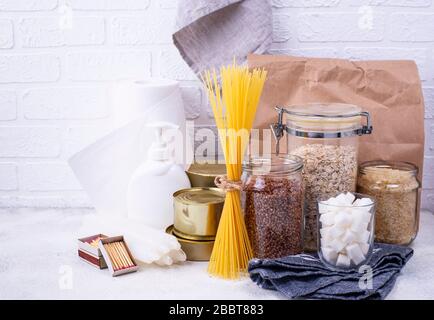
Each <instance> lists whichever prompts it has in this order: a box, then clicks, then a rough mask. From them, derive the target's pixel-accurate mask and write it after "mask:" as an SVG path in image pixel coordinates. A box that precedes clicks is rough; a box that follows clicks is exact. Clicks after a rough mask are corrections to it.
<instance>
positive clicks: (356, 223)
mask: <svg viewBox="0 0 434 320" xmlns="http://www.w3.org/2000/svg"><path fill="white" fill-rule="evenodd" d="M368 225H369V222H365V220H364V219H361V218H358V217H355V218H354V220H353V223H352V224H351V226H350V230H351V231H352V232H354V233H357V234H362V233H363V232H364V231H366V229H368Z"/></svg>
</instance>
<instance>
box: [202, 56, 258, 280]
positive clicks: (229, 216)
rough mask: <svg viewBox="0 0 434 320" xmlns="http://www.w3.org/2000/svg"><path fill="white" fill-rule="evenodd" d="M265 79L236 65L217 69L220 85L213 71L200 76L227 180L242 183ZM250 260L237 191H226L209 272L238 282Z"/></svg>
mask: <svg viewBox="0 0 434 320" xmlns="http://www.w3.org/2000/svg"><path fill="white" fill-rule="evenodd" d="M265 78H266V71H265V70H263V69H254V70H252V71H251V70H249V69H248V67H246V66H238V65H236V63H235V62H234V63H233V64H232V65H229V66H226V67H222V68H221V69H220V79H221V81H220V82H219V81H218V76H217V72H216V71H215V70H213V71H212V72H211V71H206V72H205V73H204V74H203V76H202V81H203V83H204V84H205V87H206V89H207V91H208V96H209V100H210V104H211V107H212V110H213V113H214V118H215V121H216V125H217V127H218V130H219V137H220V141H221V144H222V147H223V153H224V157H225V160H226V169H227V175H228V179H229V180H232V181H239V180H240V179H241V171H242V160H243V157H244V153H245V151H246V148H247V145H248V140H249V133H250V130H251V129H252V126H253V121H254V119H255V114H256V109H257V107H258V103H259V98H260V96H261V92H262V89H263V86H264V82H265ZM252 256H253V252H252V248H251V246H250V242H249V238H248V235H247V230H246V225H245V223H244V218H243V215H242V210H241V201H240V191H238V190H231V191H228V192H227V193H226V199H225V204H224V207H223V212H222V216H221V219H220V224H219V228H218V230H217V235H216V239H215V244H214V249H213V252H212V254H211V258H210V262H209V266H208V272H209V273H210V274H212V275H215V276H219V277H222V278H226V279H236V278H239V277H240V275H241V274H244V273H246V272H247V265H248V262H249V260H250V259H251V258H252Z"/></svg>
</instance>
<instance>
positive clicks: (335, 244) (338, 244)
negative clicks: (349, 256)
mask: <svg viewBox="0 0 434 320" xmlns="http://www.w3.org/2000/svg"><path fill="white" fill-rule="evenodd" d="M330 247H331V248H332V249H334V250H335V251H336V252H340V251H342V249H344V248H345V242H343V241H342V240H341V239H338V238H335V239H333V241H331V242H330Z"/></svg>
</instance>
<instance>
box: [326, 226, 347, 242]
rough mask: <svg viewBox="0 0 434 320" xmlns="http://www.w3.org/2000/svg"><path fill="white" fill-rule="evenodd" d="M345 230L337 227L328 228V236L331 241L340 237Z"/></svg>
mask: <svg viewBox="0 0 434 320" xmlns="http://www.w3.org/2000/svg"><path fill="white" fill-rule="evenodd" d="M345 231H346V229H345V228H342V227H339V226H337V225H333V227H331V228H330V236H331V237H332V238H333V239H336V238H339V237H341V236H342V235H343V234H344V233H345Z"/></svg>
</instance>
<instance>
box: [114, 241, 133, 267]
mask: <svg viewBox="0 0 434 320" xmlns="http://www.w3.org/2000/svg"><path fill="white" fill-rule="evenodd" d="M115 247H116V249H117V250H118V252H119V255H120V257H121V259H122V261H123V262H124V263H125V264H126V265H127V267H131V264H130V263H129V262H128V259H127V257H126V256H125V253H124V252H123V249H122V246H121V244H120V242H115Z"/></svg>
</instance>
